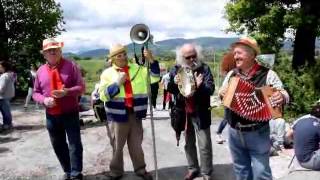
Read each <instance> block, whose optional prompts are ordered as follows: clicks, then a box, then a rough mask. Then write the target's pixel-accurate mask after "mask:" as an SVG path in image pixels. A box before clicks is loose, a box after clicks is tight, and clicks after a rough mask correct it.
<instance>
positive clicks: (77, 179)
mask: <svg viewBox="0 0 320 180" xmlns="http://www.w3.org/2000/svg"><path fill="white" fill-rule="evenodd" d="M70 179H71V180H82V179H83V175H82V174H81V173H80V174H78V175H77V176H71V178H70Z"/></svg>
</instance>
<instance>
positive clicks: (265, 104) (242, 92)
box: [223, 76, 282, 122]
mask: <svg viewBox="0 0 320 180" xmlns="http://www.w3.org/2000/svg"><path fill="white" fill-rule="evenodd" d="M274 91H276V89H275V88H272V87H270V86H263V87H261V88H256V87H255V86H254V84H252V83H250V82H248V81H245V80H243V79H241V78H240V77H237V76H235V77H232V78H231V79H230V82H229V86H228V89H227V92H226V94H225V96H224V98H223V105H224V106H226V107H228V108H229V109H231V110H232V111H233V112H235V113H236V114H238V115H239V116H241V117H243V118H246V119H248V120H250V121H258V122H259V121H261V122H264V121H269V120H270V119H272V118H279V117H281V116H282V112H281V107H277V106H276V107H273V106H272V105H271V103H272V102H271V101H270V97H271V96H272V93H273V92H274Z"/></svg>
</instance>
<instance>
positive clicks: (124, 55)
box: [116, 52, 127, 58]
mask: <svg viewBox="0 0 320 180" xmlns="http://www.w3.org/2000/svg"><path fill="white" fill-rule="evenodd" d="M122 57H127V53H126V52H123V53H120V54H117V55H116V58H122Z"/></svg>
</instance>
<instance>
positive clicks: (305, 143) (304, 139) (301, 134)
mask: <svg viewBox="0 0 320 180" xmlns="http://www.w3.org/2000/svg"><path fill="white" fill-rule="evenodd" d="M286 136H287V137H288V138H291V139H292V138H293V146H294V152H295V155H296V157H297V160H298V162H299V164H300V165H301V166H302V167H304V168H307V169H311V170H316V171H320V146H319V145H320V103H319V102H318V103H317V104H316V105H314V106H313V107H312V109H311V112H310V114H307V115H304V116H302V117H300V118H299V119H297V120H296V121H295V122H294V123H293V126H292V129H291V130H289V131H288V132H287V134H286Z"/></svg>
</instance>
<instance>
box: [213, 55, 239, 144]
mask: <svg viewBox="0 0 320 180" xmlns="http://www.w3.org/2000/svg"><path fill="white" fill-rule="evenodd" d="M220 66H221V67H220V68H221V75H222V77H223V78H224V77H225V76H226V75H227V73H228V72H229V71H230V70H232V69H234V68H235V67H236V62H235V60H234V58H233V54H232V52H228V53H226V54H225V55H224V56H223V59H222V62H221V65H220ZM225 112H226V111H225V110H224V116H223V119H222V121H221V122H220V124H219V126H218V130H217V139H216V142H217V143H218V144H223V142H225V139H224V138H223V136H222V131H223V130H224V128H225V127H226V126H227V124H228V122H227V119H226V113H225Z"/></svg>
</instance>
